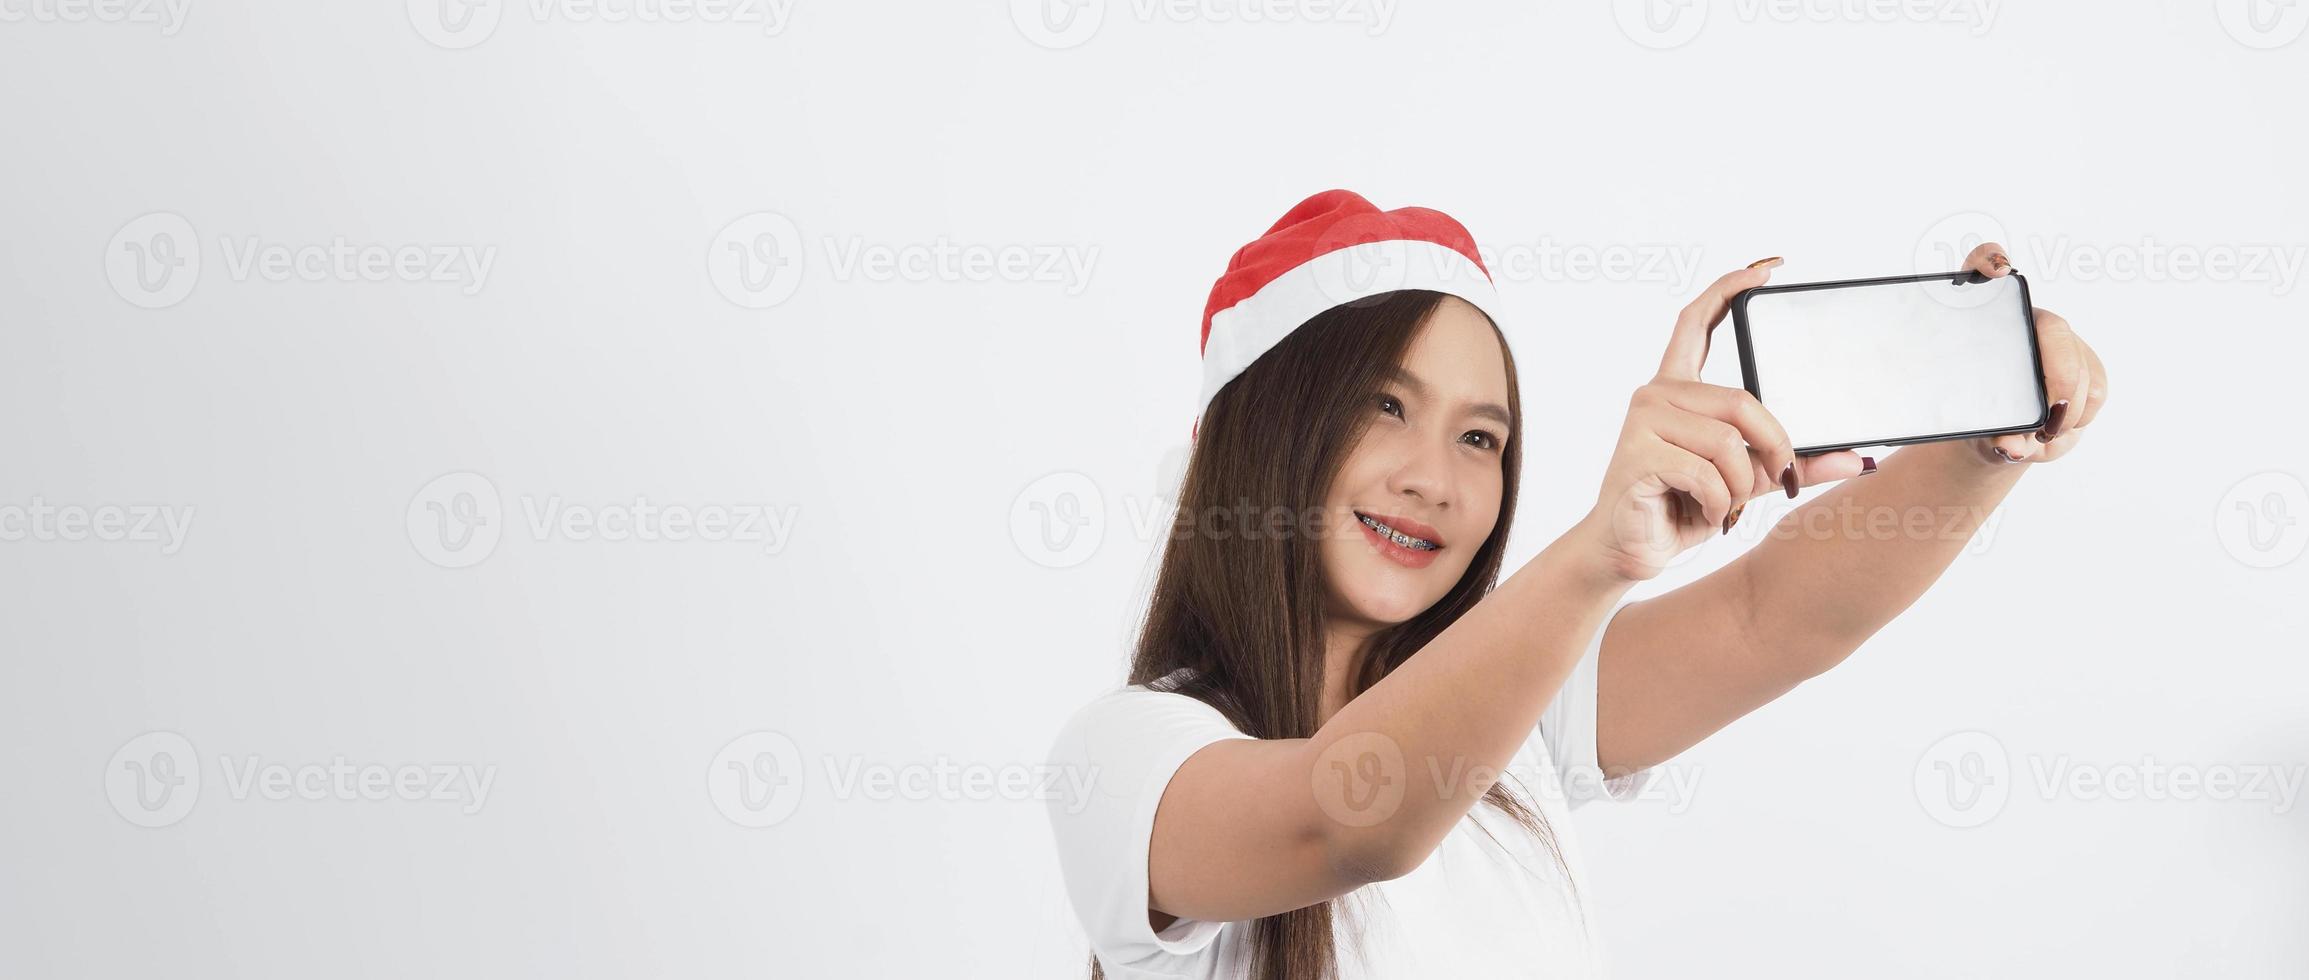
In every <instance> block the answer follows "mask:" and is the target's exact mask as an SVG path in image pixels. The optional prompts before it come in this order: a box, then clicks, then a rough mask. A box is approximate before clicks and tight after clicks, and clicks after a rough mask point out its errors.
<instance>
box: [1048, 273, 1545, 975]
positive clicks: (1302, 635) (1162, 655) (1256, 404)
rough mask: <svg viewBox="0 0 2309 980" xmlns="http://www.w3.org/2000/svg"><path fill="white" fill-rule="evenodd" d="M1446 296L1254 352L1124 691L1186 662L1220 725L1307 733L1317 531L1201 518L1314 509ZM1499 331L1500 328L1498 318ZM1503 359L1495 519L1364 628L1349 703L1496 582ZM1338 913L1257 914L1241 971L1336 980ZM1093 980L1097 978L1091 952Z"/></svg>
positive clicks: (1327, 909) (1209, 430) (1540, 825)
mask: <svg viewBox="0 0 2309 980" xmlns="http://www.w3.org/2000/svg"><path fill="white" fill-rule="evenodd" d="M1442 301H1443V294H1442V293H1437V292H1428V291H1424V290H1398V291H1396V292H1391V293H1383V294H1381V295H1379V296H1375V297H1372V298H1370V299H1367V300H1362V301H1358V302H1355V303H1351V304H1348V305H1345V306H1339V307H1334V308H1332V309H1331V310H1329V311H1327V312H1324V313H1322V314H1320V315H1318V316H1316V317H1315V318H1314V319H1312V320H1309V321H1308V322H1307V323H1306V324H1304V325H1302V326H1301V327H1300V328H1299V329H1297V330H1293V331H1291V334H1290V335H1289V336H1288V337H1286V338H1285V339H1284V340H1283V341H1282V343H1280V344H1278V345H1277V346H1275V347H1274V348H1273V349H1272V350H1269V351H1268V352H1267V353H1265V354H1263V355H1261V356H1260V357H1259V359H1258V360H1257V361H1255V362H1254V363H1252V365H1251V366H1250V368H1249V369H1248V370H1246V371H1244V372H1243V373H1242V374H1240V375H1238V376H1236V377H1235V379H1234V380H1233V381H1231V382H1229V383H1228V384H1227V385H1226V386H1225V387H1224V388H1221V389H1220V390H1219V392H1218V395H1217V397H1215V398H1213V399H1212V400H1211V402H1210V404H1209V405H1208V406H1207V407H1206V408H1205V409H1204V411H1203V416H1202V420H1201V422H1200V423H1199V424H1198V426H1197V429H1196V438H1195V446H1194V452H1193V455H1192V457H1191V458H1190V459H1189V461H1188V463H1187V472H1186V478H1185V481H1184V483H1183V484H1182V485H1181V486H1180V489H1179V509H1178V516H1177V519H1176V520H1177V523H1176V524H1175V525H1174V527H1173V533H1172V534H1171V536H1170V541H1169V543H1168V545H1166V546H1165V548H1164V550H1163V558H1162V568H1161V570H1160V571H1159V572H1158V573H1157V574H1156V577H1155V584H1154V592H1153V598H1152V601H1151V602H1150V603H1149V605H1148V608H1147V616H1146V622H1145V625H1144V626H1143V628H1142V629H1141V630H1140V633H1139V640H1138V648H1137V651H1136V653H1135V655H1134V656H1133V657H1132V659H1131V668H1130V683H1132V684H1146V683H1150V682H1153V681H1155V680H1157V679H1160V678H1164V677H1166V676H1169V675H1170V674H1172V673H1173V672H1174V671H1177V670H1178V669H1179V668H1181V667H1186V668H1192V670H1191V676H1189V677H1187V678H1186V679H1185V680H1184V681H1183V683H1180V684H1179V686H1178V687H1176V688H1175V690H1176V691H1177V692H1178V693H1181V694H1185V695H1188V696H1190V697H1194V698H1196V699H1197V700H1200V701H1203V702H1205V703H1207V704H1209V705H1211V706H1212V707H1214V708H1216V709H1218V710H1219V711H1220V713H1222V714H1224V715H1226V716H1227V718H1228V720H1229V721H1231V722H1233V723H1234V725H1235V727H1237V728H1239V729H1241V730H1242V732H1243V733H1244V734H1246V735H1250V736H1252V737H1254V738H1306V737H1309V736H1312V735H1314V734H1315V730H1316V728H1317V727H1318V721H1317V719H1318V717H1319V715H1320V713H1321V705H1322V696H1323V671H1324V636H1325V631H1324V628H1323V627H1324V619H1325V610H1324V604H1325V590H1324V583H1323V579H1322V556H1321V553H1320V545H1321V539H1320V536H1319V535H1317V534H1311V533H1290V534H1280V535H1223V536H1222V535H1216V534H1207V533H1199V529H1198V527H1197V526H1196V525H1195V521H1196V520H1197V519H1198V517H1199V516H1200V515H1208V514H1213V513H1225V512H1230V511H1236V512H1241V511H1244V509H1245V508H1255V510H1249V511H1248V512H1249V513H1269V512H1272V511H1273V509H1274V508H1278V507H1280V508H1285V509H1286V511H1285V512H1287V513H1290V514H1309V513H1319V512H1320V511H1321V508H1322V506H1323V504H1324V501H1325V499H1326V497H1327V494H1328V491H1329V489H1330V485H1331V481H1332V479H1333V478H1334V477H1335V476H1336V475H1337V474H1338V472H1339V469H1340V466H1341V464H1342V463H1343V462H1344V461H1345V458H1346V456H1347V454H1348V452H1349V451H1351V450H1352V449H1353V448H1354V446H1355V443H1356V441H1357V440H1358V439H1359V438H1361V436H1362V434H1363V430H1364V428H1365V427H1366V426H1368V425H1370V424H1371V420H1372V418H1373V416H1374V414H1375V405H1374V399H1375V398H1376V396H1377V395H1378V393H1379V392H1380V391H1381V389H1382V387H1383V386H1384V385H1385V384H1386V382H1387V380H1388V378H1389V376H1390V375H1391V373H1392V372H1393V370H1394V369H1395V368H1396V366H1397V365H1399V364H1400V363H1401V362H1402V359H1403V356H1404V352H1405V351H1406V350H1408V349H1409V348H1410V346H1411V340H1412V337H1413V335H1414V334H1416V333H1417V331H1418V328H1419V326H1420V324H1421V323H1422V322H1424V321H1425V320H1426V318H1427V316H1428V315H1429V314H1431V313H1433V312H1434V311H1435V309H1436V307H1437V306H1439V305H1440V304H1441V303H1442ZM1492 330H1493V332H1494V334H1497V332H1498V325H1497V324H1493V325H1492ZM1499 346H1500V353H1501V355H1502V356H1503V357H1506V360H1507V407H1508V414H1509V415H1510V422H1509V425H1508V438H1507V445H1506V448H1505V451H1504V452H1503V453H1502V454H1501V459H1500V466H1501V467H1502V469H1501V473H1500V476H1501V487H1500V491H1501V492H1500V501H1499V518H1498V521H1497V523H1496V524H1494V525H1493V527H1492V530H1491V536H1490V537H1489V538H1486V539H1485V540H1484V542H1483V545H1482V547H1480V548H1478V549H1477V550H1476V552H1475V557H1474V559H1473V560H1472V562H1470V564H1469V565H1468V568H1467V572H1466V574H1464V575H1462V576H1461V577H1460V579H1459V581H1458V582H1457V583H1456V584H1454V585H1453V586H1452V588H1451V591H1450V592H1448V593H1446V594H1445V595H1444V596H1443V598H1442V599H1440V600H1438V601H1437V602H1436V603H1435V604H1434V605H1433V606H1430V607H1428V609H1427V610H1426V611H1424V612H1422V613H1420V614H1419V615H1417V616H1415V617H1413V618H1411V619H1410V620H1409V621H1406V622H1403V623H1398V624H1396V625H1394V626H1392V627H1388V628H1387V629H1384V630H1382V631H1380V632H1378V633H1376V634H1374V635H1373V636H1372V637H1371V638H1370V640H1369V641H1367V642H1366V643H1365V645H1364V647H1363V648H1362V650H1361V651H1360V653H1361V655H1360V656H1359V657H1358V658H1357V660H1356V663H1357V665H1358V666H1357V668H1356V676H1355V677H1354V678H1353V679H1352V681H1351V682H1350V684H1349V686H1348V691H1349V693H1350V695H1357V694H1361V693H1362V692H1364V691H1366V690H1369V689H1370V688H1371V686H1372V685H1374V684H1377V683H1378V682H1379V681H1380V679H1382V678H1384V677H1386V676H1387V674H1388V673H1389V672H1391V671H1393V670H1394V669H1395V668H1396V667H1398V666H1401V665H1402V664H1403V663H1404V662H1405V661H1407V660H1409V659H1410V658H1411V657H1412V655H1413V654H1416V653H1417V652H1419V649H1420V648H1421V647H1424V646H1426V645H1427V643H1428V642H1429V641H1430V640H1433V639H1434V638H1435V637H1436V635H1437V634H1440V633H1442V632H1443V630H1444V628H1445V627H1448V626H1450V625H1451V624H1452V622H1454V621H1456V620H1457V619H1458V618H1459V617H1460V616H1461V615H1463V614H1465V613H1466V612H1467V611H1468V610H1469V609H1472V608H1474V606H1475V604H1476V603H1477V602H1478V601H1480V600H1481V599H1482V598H1483V597H1484V595H1486V594H1487V593H1489V592H1490V591H1491V589H1492V587H1493V586H1494V585H1495V584H1497V582H1498V580H1499V568H1500V561H1501V553H1502V552H1503V551H1504V550H1505V548H1506V543H1507V532H1508V527H1509V524H1510V523H1511V519H1512V518H1513V516H1514V514H1515V491H1516V484H1517V476H1518V473H1519V471H1520V469H1521V466H1520V462H1521V458H1522V457H1521V446H1522V445H1523V438H1522V425H1523V405H1522V401H1521V398H1520V396H1519V393H1518V392H1517V389H1516V383H1515V360H1514V358H1513V357H1512V356H1509V355H1508V351H1507V341H1506V339H1505V338H1504V337H1501V338H1500V345H1499ZM1484 802H1486V803H1488V804H1490V805H1492V806H1495V807H1498V808H1499V809H1500V810H1501V811H1503V812H1505V813H1506V814H1508V815H1509V816H1510V817H1512V818H1513V819H1514V820H1515V821H1516V822H1517V823H1518V824H1520V825H1521V826H1522V827H1524V828H1525V829H1526V830H1529V831H1530V832H1532V833H1533V834H1535V835H1537V836H1538V837H1539V838H1540V839H1541V840H1542V841H1543V842H1545V843H1546V845H1547V848H1548V850H1549V852H1550V853H1551V854H1553V855H1554V856H1555V858H1556V861H1557V863H1558V865H1559V866H1560V865H1561V864H1562V861H1563V858H1562V854H1561V852H1560V851H1558V850H1557V848H1556V843H1555V839H1554V836H1553V834H1552V833H1550V832H1549V831H1548V829H1547V826H1546V823H1545V820H1544V819H1543V818H1541V817H1540V816H1539V815H1538V814H1537V813H1536V812H1535V811H1533V810H1532V809H1531V808H1530V807H1528V806H1526V805H1525V804H1524V803H1523V802H1522V801H1521V800H1519V799H1517V798H1516V797H1515V796H1514V795H1512V794H1510V793H1509V792H1508V791H1507V789H1506V787H1505V786H1503V785H1501V784H1496V783H1495V784H1493V785H1492V787H1491V788H1490V790H1489V791H1488V792H1487V793H1485V795H1484ZM1333 911H1334V909H1333V903H1332V902H1329V901H1325V902H1318V903H1316V904H1314V905H1310V906H1307V907H1305V908H1301V909H1296V910H1293V911H1290V912H1284V913H1282V914H1279V915H1270V916H1266V917H1264V918H1261V919H1258V920H1257V921H1256V922H1255V923H1254V924H1253V926H1252V928H1251V931H1250V941H1251V946H1252V949H1251V954H1252V955H1251V976H1253V977H1255V978H1258V980H1319V978H1324V977H1330V976H1334V975H1336V973H1337V967H1338V951H1337V950H1336V949H1334V948H1333V944H1332V934H1331V928H1332V915H1333ZM1091 975H1092V976H1093V977H1094V978H1095V977H1099V976H1101V975H1102V974H1101V971H1100V970H1099V968H1098V962H1097V959H1096V957H1095V956H1094V957H1093V959H1092V961H1091Z"/></svg>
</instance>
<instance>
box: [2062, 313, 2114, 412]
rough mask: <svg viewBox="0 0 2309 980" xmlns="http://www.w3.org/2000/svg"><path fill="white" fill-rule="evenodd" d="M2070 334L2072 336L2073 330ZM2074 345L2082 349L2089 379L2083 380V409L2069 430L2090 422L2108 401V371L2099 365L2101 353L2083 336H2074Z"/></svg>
mask: <svg viewBox="0 0 2309 980" xmlns="http://www.w3.org/2000/svg"><path fill="white" fill-rule="evenodd" d="M2071 336H2074V334H2073V332H2072V334H2071ZM2076 345H2077V349H2078V350H2081V351H2084V354H2085V366H2086V370H2085V374H2086V377H2087V378H2088V379H2089V380H2087V381H2086V382H2085V410H2084V412H2083V413H2082V414H2079V415H2078V416H2077V420H2076V423H2075V424H2073V425H2071V426H2069V429H2070V431H2074V430H2077V429H2082V428H2084V427H2085V426H2086V425H2088V424H2090V423H2091V422H2092V420H2093V418H2094V417H2095V416H2098V415H2099V414H2100V413H2101V406H2103V405H2106V404H2108V402H2109V373H2108V371H2107V370H2105V369H2103V368H2102V367H2101V355H2100V354H2099V353H2098V352H2096V351H2094V350H2093V346H2092V345H2091V344H2088V343H2085V341H2084V338H2083V337H2077V338H2076Z"/></svg>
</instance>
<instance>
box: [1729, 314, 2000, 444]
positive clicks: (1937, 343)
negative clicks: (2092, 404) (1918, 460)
mask: <svg viewBox="0 0 2309 980" xmlns="http://www.w3.org/2000/svg"><path fill="white" fill-rule="evenodd" d="M2027 313H2028V311H2027V308H2026V306H2025V300H2024V298H2023V294H2022V292H2021V288H2020V284H2019V283H2018V282H2016V281H2014V280H2013V279H2012V278H2011V277H2005V278H2001V279H1991V280H1988V281H1986V282H1979V283H1969V284H1959V283H1957V282H1955V281H1954V280H1949V279H1940V280H1931V281H1926V282H1897V283H1884V284H1880V285H1870V286H1839V287H1833V288H1827V289H1802V290H1791V291H1788V292H1761V293H1754V294H1751V295H1750V296H1749V297H1748V314H1747V315H1748V344H1749V350H1750V352H1751V356H1752V357H1753V358H1754V365H1755V367H1754V372H1755V373H1754V381H1755V384H1756V387H1757V390H1758V394H1759V397H1760V398H1761V399H1762V401H1763V403H1764V407H1765V408H1766V409H1769V410H1770V411H1771V413H1772V414H1773V416H1774V417H1776V418H1778V419H1779V420H1780V424H1781V425H1782V426H1784V427H1786V428H1787V430H1788V437H1789V439H1791V440H1793V441H1794V442H1795V444H1796V448H1797V449H1799V450H1803V449H1810V448H1816V447H1823V446H1837V445H1846V444H1856V445H1880V444H1882V443H1884V442H1888V441H1891V440H1896V439H1911V438H1915V437H1919V436H1935V435H1947V434H1950V433H1957V432H1977V431H1981V430H1984V429H1999V428H2007V427H2011V426H2022V425H2029V424H2032V423H2034V422H2036V421H2037V420H2038V418H2039V417H2040V416H2041V415H2042V411H2041V409H2040V407H2039V396H2038V390H2039V387H2038V382H2037V377H2036V364H2035V359H2034V358H2033V357H2032V356H2031V354H2030V352H2031V351H2032V350H2033V349H2034V348H2033V345H2032V343H2031V338H2030V336H2029V331H2030V329H2031V328H2030V326H2029V320H2028V315H2027Z"/></svg>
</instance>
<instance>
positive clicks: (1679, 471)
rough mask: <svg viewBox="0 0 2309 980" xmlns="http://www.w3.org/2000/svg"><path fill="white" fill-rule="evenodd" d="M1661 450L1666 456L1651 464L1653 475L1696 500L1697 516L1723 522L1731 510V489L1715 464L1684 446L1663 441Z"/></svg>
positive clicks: (1717, 522)
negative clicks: (1698, 507) (1688, 450)
mask: <svg viewBox="0 0 2309 980" xmlns="http://www.w3.org/2000/svg"><path fill="white" fill-rule="evenodd" d="M1659 449H1660V452H1661V453H1662V454H1663V455H1664V457H1665V458H1663V459H1661V460H1660V461H1659V462H1656V463H1653V464H1651V468H1652V479H1654V480H1656V481H1658V482H1659V484H1660V485H1661V486H1664V487H1667V488H1669V489H1671V490H1680V491H1683V492H1684V493H1685V494H1688V495H1690V496H1691V498H1692V499H1693V500H1694V501H1696V502H1698V503H1699V505H1700V518H1701V519H1702V520H1704V521H1706V522H1708V523H1709V524H1719V525H1720V524H1722V523H1724V519H1725V517H1726V516H1727V515H1729V514H1730V513H1731V511H1732V492H1731V491H1730V490H1729V489H1726V488H1725V486H1724V477H1723V474H1721V473H1719V472H1717V470H1716V465H1715V464H1714V463H1711V462H1709V461H1708V460H1706V459H1703V458H1701V457H1700V456H1698V455H1695V454H1693V453H1690V452H1686V451H1684V450H1683V449H1679V448H1677V447H1676V446H1674V445H1672V444H1670V443H1668V442H1666V441H1664V440H1663V441H1662V442H1661V443H1660V446H1659Z"/></svg>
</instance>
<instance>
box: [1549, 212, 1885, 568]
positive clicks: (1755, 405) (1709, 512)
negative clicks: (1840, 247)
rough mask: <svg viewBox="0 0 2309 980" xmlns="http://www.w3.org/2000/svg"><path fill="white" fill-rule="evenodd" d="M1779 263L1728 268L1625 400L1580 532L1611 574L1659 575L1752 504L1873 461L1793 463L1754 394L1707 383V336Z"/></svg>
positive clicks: (1825, 458)
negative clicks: (1653, 370) (1703, 376)
mask: <svg viewBox="0 0 2309 980" xmlns="http://www.w3.org/2000/svg"><path fill="white" fill-rule="evenodd" d="M1779 264H1780V260H1779V259H1778V258H1770V259H1764V260H1761V261H1758V262H1756V263H1755V264H1753V265H1750V266H1748V267H1747V268H1745V269H1741V270H1739V271H1737V272H1733V273H1730V274H1728V275H1726V276H1724V277H1723V278H1721V279H1718V280H1716V281H1715V282H1714V283H1713V284H1711V285H1709V286H1708V288H1707V289H1706V290H1705V291H1704V292H1702V293H1700V295H1699V298H1697V299H1695V300H1693V301H1692V302H1691V305H1689V306H1686V307H1684V310H1683V312H1682V313H1681V314H1679V315H1678V316H1677V317H1676V326H1675V332H1674V333H1673V334H1672V335H1671V336H1670V337H1669V338H1668V349H1667V353H1666V355H1665V356H1663V357H1662V358H1661V359H1660V370H1659V373H1658V374H1657V375H1654V376H1653V377H1652V379H1651V380H1650V381H1648V382H1646V383H1645V384H1644V385H1643V386H1642V387H1640V388H1637V389H1636V390H1635V394H1634V395H1633V396H1632V397H1630V398H1629V399H1628V414H1627V420H1626V422H1625V423H1623V424H1622V425H1621V427H1620V437H1619V443H1618V445H1617V447H1616V448H1615V449H1614V450H1613V452H1612V459H1611V464H1610V465H1609V466H1608V467H1607V468H1606V469H1605V471H1604V479H1603V487H1602V490H1601V491H1600V492H1599V493H1598V494H1597V496H1596V504H1595V509H1594V510H1592V511H1590V512H1589V513H1588V516H1587V517H1586V518H1585V519H1584V520H1582V521H1581V522H1580V524H1579V526H1578V527H1576V528H1575V529H1574V530H1573V532H1572V536H1573V537H1575V538H1576V539H1577V541H1578V543H1579V550H1580V551H1581V552H1584V553H1586V554H1587V555H1588V556H1589V557H1590V558H1591V559H1592V560H1594V561H1596V562H1598V563H1599V566H1600V568H1601V569H1602V570H1603V574H1605V575H1606V576H1608V577H1610V578H1612V579H1616V580H1618V581H1623V582H1640V581H1644V580H1647V579H1650V578H1653V577H1654V576H1657V575H1658V574H1659V573H1660V572H1661V571H1662V570H1663V569H1665V568H1666V567H1667V565H1668V562H1669V561H1670V560H1671V559H1673V558H1675V556H1676V555H1678V554H1681V553H1682V552H1683V551H1684V550H1685V549H1688V548H1691V547H1694V546H1696V545H1698V544H1700V543H1701V542H1703V541H1706V540H1707V539H1708V538H1709V537H1710V536H1713V535H1716V534H1728V533H1730V532H1731V529H1732V525H1733V524H1734V523H1736V522H1738V521H1739V519H1740V511H1741V509H1742V508H1743V507H1745V506H1746V504H1747V502H1748V501H1750V500H1752V499H1755V498H1756V497H1757V496H1759V495H1762V494H1766V493H1785V494H1787V495H1788V496H1790V497H1794V496H1795V495H1796V488H1797V487H1800V486H1809V485H1811V484H1815V483H1825V482H1829V481H1834V480H1842V479H1845V478H1847V477H1853V476H1858V475H1860V474H1861V473H1863V472H1866V471H1867V470H1870V469H1873V468H1874V461H1873V460H1867V459H1864V458H1863V457H1862V456H1861V455H1860V454H1858V453H1854V452H1849V451H1846V452H1835V453H1825V454H1822V455H1818V456H1811V457H1806V458H1804V459H1801V460H1799V459H1797V458H1796V454H1795V447H1794V445H1793V444H1792V443H1790V442H1789V440H1788V432H1787V430H1785V429H1783V428H1781V427H1780V422H1779V420H1777V419H1775V418H1773V417H1772V413H1770V412H1768V411H1765V410H1764V404H1763V403H1762V402H1760V401H1757V400H1756V396H1754V395H1751V394H1749V393H1748V392H1747V390H1746V389H1742V388H1727V387H1724V386H1722V385H1711V384H1706V383H1703V382H1701V381H1700V367H1701V365H1703V364H1705V363H1706V362H1707V359H1708V340H1709V336H1710V334H1711V333H1712V332H1713V331H1714V330H1715V327H1716V325H1717V324H1718V323H1721V322H1723V319H1724V313H1725V312H1726V311H1727V310H1729V309H1730V308H1731V302H1732V297H1734V296H1737V295H1739V294H1740V293H1741V292H1744V291H1746V290H1749V289H1753V288H1755V287H1757V286H1761V285H1763V284H1765V283H1766V282H1769V281H1771V278H1772V271H1771V270H1772V268H1773V267H1774V266H1777V265H1779Z"/></svg>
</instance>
